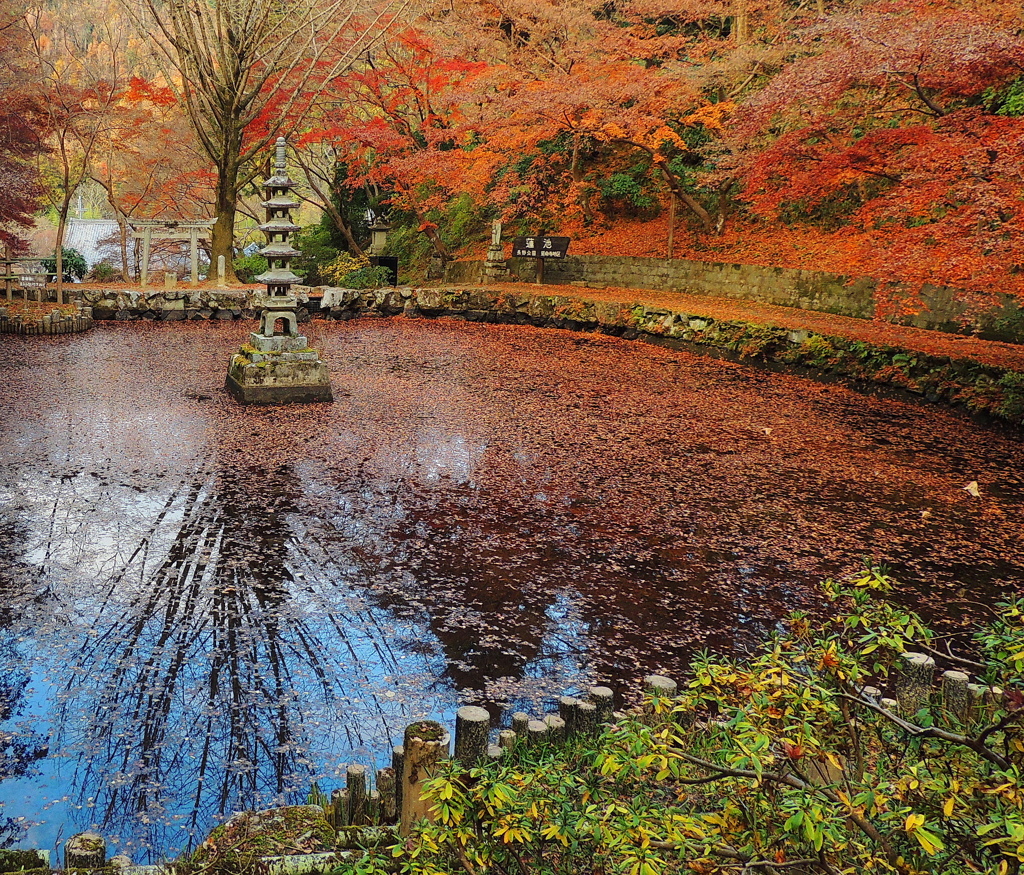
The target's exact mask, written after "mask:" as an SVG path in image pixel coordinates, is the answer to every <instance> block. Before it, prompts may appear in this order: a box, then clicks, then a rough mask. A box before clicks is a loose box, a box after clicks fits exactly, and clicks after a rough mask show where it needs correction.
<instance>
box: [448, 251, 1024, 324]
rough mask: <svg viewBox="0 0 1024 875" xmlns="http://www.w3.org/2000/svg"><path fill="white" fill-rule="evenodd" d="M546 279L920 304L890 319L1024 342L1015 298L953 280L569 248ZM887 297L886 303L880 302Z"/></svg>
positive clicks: (527, 266) (459, 270)
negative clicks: (976, 305)
mask: <svg viewBox="0 0 1024 875" xmlns="http://www.w3.org/2000/svg"><path fill="white" fill-rule="evenodd" d="M509 264H510V266H511V268H512V272H513V273H514V274H515V275H516V276H517V277H519V278H520V279H523V280H526V281H528V282H529V281H533V280H534V279H535V278H536V263H535V260H534V259H518V258H513V259H511V260H510V261H509ZM482 270H483V263H482V262H479V261H459V262H454V263H452V264H450V265H449V266H448V270H447V272H446V274H445V278H446V280H448V281H449V282H466V283H479V282H483V281H484V280H483V275H482ZM544 281H545V283H551V284H579V285H588V286H591V287H595V288H602V287H605V286H614V287H618V288H627V289H628V288H633V289H659V290H663V291H677V292H685V293H687V294H695V295H712V296H715V297H721V298H738V299H741V300H745V301H759V302H762V303H765V304H777V305H779V306H782V307H797V308H800V309H802V310H818V311H820V312H823V313H836V314H839V315H842V316H855V317H858V318H861V319H871V318H874V317H875V316H876V309H881V310H884V311H886V312H887V311H889V310H893V309H895V310H899V311H903V310H916V311H917V312H913V313H911V315H907V316H903V317H900V318H899V319H893V320H892V321H896V322H899V323H900V324H902V325H912V326H914V327H916V328H930V329H935V330H938V331H947V332H953V333H963V334H975V333H976V334H979V335H980V336H981V337H984V338H986V339H988V340H1003V341H1007V342H1010V343H1024V309H1022V308H1021V303H1020V301H1018V299H1017V298H1015V297H1013V296H1012V295H1006V294H997V295H996V296H995V303H994V304H993V306H992V307H991V308H990V309H988V310H985V311H983V312H977V313H972V312H971V311H970V310H969V307H968V304H967V303H966V298H967V295H966V293H964V292H963V291H961V290H959V289H955V288H951V287H948V286H934V285H930V284H925V285H924V286H923V287H922V288H921V289H920V290H919V291H916V290H915V289H913V288H912V287H911V286H910V285H908V284H896V285H889V284H883V283H879V282H878V281H877V280H874V279H871V278H870V277H846V276H842V275H840V274H834V273H825V272H821V271H811V270H795V269H791V268H785V267H763V266H760V265H755V264H724V263H719V262H704V261H687V260H685V259H672V260H668V259H664V258H630V257H618V256H608V255H570V256H569V257H567V258H565V259H564V260H560V261H555V260H552V261H548V262H546V263H545V265H544ZM882 297H884V298H885V301H886V302H887V303H886V305H885V307H882V308H879V307H878V302H879V300H880V298H882Z"/></svg>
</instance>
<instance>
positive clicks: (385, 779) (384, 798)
mask: <svg viewBox="0 0 1024 875" xmlns="http://www.w3.org/2000/svg"><path fill="white" fill-rule="evenodd" d="M377 792H378V793H379V794H380V822H381V823H394V822H395V818H396V817H397V814H398V808H397V806H396V804H395V770H394V769H393V768H391V767H390V766H388V767H387V768H383V769H381V770H380V771H379V772H377Z"/></svg>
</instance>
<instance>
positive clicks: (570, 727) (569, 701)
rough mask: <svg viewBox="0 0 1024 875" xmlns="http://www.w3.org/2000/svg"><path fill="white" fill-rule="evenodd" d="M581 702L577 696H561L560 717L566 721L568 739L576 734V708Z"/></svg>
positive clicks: (559, 704) (559, 700)
mask: <svg viewBox="0 0 1024 875" xmlns="http://www.w3.org/2000/svg"><path fill="white" fill-rule="evenodd" d="M579 703H580V700H579V699H577V698H576V697H575V696H561V697H559V699H558V716H559V717H561V718H562V719H563V720H564V721H565V735H566V738H572V737H573V736H574V735H575V734H576V706H577V705H579Z"/></svg>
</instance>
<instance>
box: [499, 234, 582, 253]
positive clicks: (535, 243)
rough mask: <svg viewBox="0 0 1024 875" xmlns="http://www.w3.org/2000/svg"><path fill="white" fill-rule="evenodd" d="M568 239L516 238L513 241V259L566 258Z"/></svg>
mask: <svg viewBox="0 0 1024 875" xmlns="http://www.w3.org/2000/svg"><path fill="white" fill-rule="evenodd" d="M568 251H569V238H568V237H541V236H537V237H516V238H515V239H514V240H513V241H512V257H513V258H565V253H566V252H568Z"/></svg>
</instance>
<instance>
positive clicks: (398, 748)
mask: <svg viewBox="0 0 1024 875" xmlns="http://www.w3.org/2000/svg"><path fill="white" fill-rule="evenodd" d="M391 768H392V769H393V770H394V773H395V818H396V819H397V818H398V816H399V815H400V814H401V813H402V795H403V794H402V774H403V772H404V770H405V748H404V747H402V745H400V744H397V745H395V746H394V747H393V748H391Z"/></svg>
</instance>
